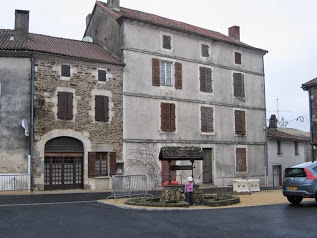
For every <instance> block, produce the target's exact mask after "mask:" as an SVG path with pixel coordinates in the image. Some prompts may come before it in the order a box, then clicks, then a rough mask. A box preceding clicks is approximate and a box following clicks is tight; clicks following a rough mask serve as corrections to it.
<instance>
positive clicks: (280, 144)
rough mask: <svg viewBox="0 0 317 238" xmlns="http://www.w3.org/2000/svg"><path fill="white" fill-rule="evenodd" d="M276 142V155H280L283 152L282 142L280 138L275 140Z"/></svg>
mask: <svg viewBox="0 0 317 238" xmlns="http://www.w3.org/2000/svg"><path fill="white" fill-rule="evenodd" d="M276 143H277V155H282V154H283V153H282V143H281V141H280V140H277V141H276Z"/></svg>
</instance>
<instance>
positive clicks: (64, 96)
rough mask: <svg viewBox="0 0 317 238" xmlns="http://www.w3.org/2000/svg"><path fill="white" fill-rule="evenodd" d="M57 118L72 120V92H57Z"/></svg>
mask: <svg viewBox="0 0 317 238" xmlns="http://www.w3.org/2000/svg"><path fill="white" fill-rule="evenodd" d="M57 98H58V104H57V107H58V111H57V117H58V119H63V120H72V119H73V94H72V93H69V92H58V94H57Z"/></svg>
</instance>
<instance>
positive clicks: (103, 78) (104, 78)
mask: <svg viewBox="0 0 317 238" xmlns="http://www.w3.org/2000/svg"><path fill="white" fill-rule="evenodd" d="M98 81H102V82H106V81H107V71H105V70H98Z"/></svg>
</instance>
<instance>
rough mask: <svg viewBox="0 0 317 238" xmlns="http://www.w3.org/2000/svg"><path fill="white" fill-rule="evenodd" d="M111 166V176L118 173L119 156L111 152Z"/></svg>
mask: <svg viewBox="0 0 317 238" xmlns="http://www.w3.org/2000/svg"><path fill="white" fill-rule="evenodd" d="M109 166H110V171H109V175H110V176H111V175H115V174H116V173H117V156H116V152H110V153H109Z"/></svg>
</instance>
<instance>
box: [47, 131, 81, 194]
mask: <svg viewBox="0 0 317 238" xmlns="http://www.w3.org/2000/svg"><path fill="white" fill-rule="evenodd" d="M83 158H84V148H83V144H82V142H81V141H79V140H77V139H74V138H72V137H66V136H63V137H57V138H54V139H51V140H49V141H48V142H47V143H46V144H45V161H44V190H56V189H82V188H83Z"/></svg>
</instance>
